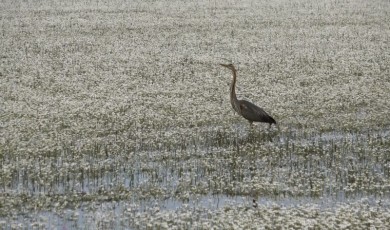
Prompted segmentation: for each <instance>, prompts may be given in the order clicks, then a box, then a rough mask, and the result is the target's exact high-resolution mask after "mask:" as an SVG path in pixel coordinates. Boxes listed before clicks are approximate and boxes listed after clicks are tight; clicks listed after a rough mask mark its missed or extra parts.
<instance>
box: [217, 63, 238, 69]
mask: <svg viewBox="0 0 390 230" xmlns="http://www.w3.org/2000/svg"><path fill="white" fill-rule="evenodd" d="M220 65H221V66H223V67H226V68H228V69H231V70H234V69H235V68H234V65H233V64H220Z"/></svg>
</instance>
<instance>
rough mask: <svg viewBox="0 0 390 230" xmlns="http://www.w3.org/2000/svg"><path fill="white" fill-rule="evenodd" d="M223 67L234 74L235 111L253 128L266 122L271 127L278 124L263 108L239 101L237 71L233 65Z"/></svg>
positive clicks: (232, 88)
mask: <svg viewBox="0 0 390 230" xmlns="http://www.w3.org/2000/svg"><path fill="white" fill-rule="evenodd" d="M220 65H221V66H223V67H226V68H228V69H230V70H231V71H232V72H233V80H232V84H231V85H230V103H231V104H232V107H233V109H234V110H235V111H236V112H237V113H238V114H240V115H241V116H243V117H244V118H245V119H247V120H248V121H249V123H250V125H251V126H252V123H253V122H264V123H268V124H269V126H270V127H271V125H272V124H276V121H275V119H273V118H272V117H271V116H270V115H268V113H266V112H265V111H264V110H263V109H262V108H260V107H258V106H257V105H255V104H253V103H251V102H249V101H245V100H238V99H237V96H236V78H237V70H236V68H234V65H233V64H228V65H225V64H220Z"/></svg>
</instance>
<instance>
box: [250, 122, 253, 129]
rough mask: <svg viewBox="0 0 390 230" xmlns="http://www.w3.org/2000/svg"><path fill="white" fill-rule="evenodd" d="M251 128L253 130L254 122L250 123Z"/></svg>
mask: <svg viewBox="0 0 390 230" xmlns="http://www.w3.org/2000/svg"><path fill="white" fill-rule="evenodd" d="M249 127H251V129H253V122H252V121H250V122H249Z"/></svg>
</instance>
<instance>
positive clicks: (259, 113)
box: [239, 100, 276, 123]
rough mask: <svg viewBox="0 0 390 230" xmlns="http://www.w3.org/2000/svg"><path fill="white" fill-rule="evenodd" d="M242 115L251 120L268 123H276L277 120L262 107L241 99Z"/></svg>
mask: <svg viewBox="0 0 390 230" xmlns="http://www.w3.org/2000/svg"><path fill="white" fill-rule="evenodd" d="M239 103H240V109H241V115H242V116H243V117H244V118H245V119H247V120H249V121H258V122H267V123H276V122H275V120H274V119H273V118H272V117H271V116H270V115H268V113H266V112H265V111H264V110H263V109H262V108H260V107H258V106H257V105H255V104H253V103H251V102H249V101H245V100H239Z"/></svg>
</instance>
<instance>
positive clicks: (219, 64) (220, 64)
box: [219, 64, 229, 68]
mask: <svg viewBox="0 0 390 230" xmlns="http://www.w3.org/2000/svg"><path fill="white" fill-rule="evenodd" d="M219 65H221V66H223V67H226V68H229V66H228V65H225V64H219Z"/></svg>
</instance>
